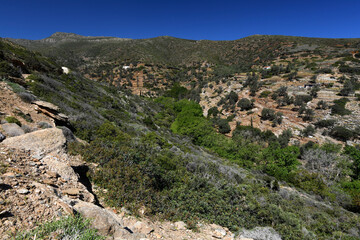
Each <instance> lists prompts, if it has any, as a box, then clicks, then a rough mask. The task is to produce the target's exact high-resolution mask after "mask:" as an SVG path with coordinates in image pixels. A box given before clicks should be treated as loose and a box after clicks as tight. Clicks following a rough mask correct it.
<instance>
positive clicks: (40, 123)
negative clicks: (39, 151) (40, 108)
mask: <svg viewBox="0 0 360 240" xmlns="http://www.w3.org/2000/svg"><path fill="white" fill-rule="evenodd" d="M37 126H38V128H41V129H46V128H52V125H51V124H50V123H47V122H38V123H37Z"/></svg>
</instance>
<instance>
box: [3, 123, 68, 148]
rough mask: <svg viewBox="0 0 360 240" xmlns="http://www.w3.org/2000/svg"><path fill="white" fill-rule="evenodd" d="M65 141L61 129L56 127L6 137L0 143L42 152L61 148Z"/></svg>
mask: <svg viewBox="0 0 360 240" xmlns="http://www.w3.org/2000/svg"><path fill="white" fill-rule="evenodd" d="M4 125H5V124H4ZM15 125H16V124H15ZM19 128H20V127H19ZM20 129H21V128H20ZM21 130H22V129H21ZM65 143H66V138H65V136H64V134H63V132H62V130H61V129H58V128H49V129H44V130H39V131H35V132H32V133H28V134H25V135H22V136H17V137H12V138H7V139H5V140H4V141H3V142H2V144H4V145H7V146H9V147H12V148H17V149H24V150H30V151H33V152H39V153H42V154H46V153H50V152H52V151H54V150H58V149H62V148H63V146H64V145H65Z"/></svg>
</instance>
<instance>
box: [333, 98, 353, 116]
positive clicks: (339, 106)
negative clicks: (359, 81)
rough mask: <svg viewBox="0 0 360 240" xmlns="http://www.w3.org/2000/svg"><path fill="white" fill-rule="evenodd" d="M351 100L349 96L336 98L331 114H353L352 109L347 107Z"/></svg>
mask: <svg viewBox="0 0 360 240" xmlns="http://www.w3.org/2000/svg"><path fill="white" fill-rule="evenodd" d="M349 101H350V100H349V99H347V98H340V99H338V100H334V105H332V106H331V114H332V115H334V114H337V115H341V116H344V115H349V114H351V111H350V110H348V109H346V108H345V105H346V103H347V102H349Z"/></svg>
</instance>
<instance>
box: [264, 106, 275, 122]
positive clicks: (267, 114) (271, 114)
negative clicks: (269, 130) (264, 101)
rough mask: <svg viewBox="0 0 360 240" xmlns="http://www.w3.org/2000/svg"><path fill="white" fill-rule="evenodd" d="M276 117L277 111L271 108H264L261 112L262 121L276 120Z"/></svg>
mask: <svg viewBox="0 0 360 240" xmlns="http://www.w3.org/2000/svg"><path fill="white" fill-rule="evenodd" d="M275 117H276V114H275V110H273V109H270V108H263V110H262V111H261V119H262V120H270V121H272V120H274V119H275Z"/></svg>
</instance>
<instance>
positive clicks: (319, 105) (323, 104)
mask: <svg viewBox="0 0 360 240" xmlns="http://www.w3.org/2000/svg"><path fill="white" fill-rule="evenodd" d="M317 108H318V109H323V110H325V109H327V108H328V104H327V103H326V102H325V101H324V100H321V101H319V102H318V103H317Z"/></svg>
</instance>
